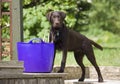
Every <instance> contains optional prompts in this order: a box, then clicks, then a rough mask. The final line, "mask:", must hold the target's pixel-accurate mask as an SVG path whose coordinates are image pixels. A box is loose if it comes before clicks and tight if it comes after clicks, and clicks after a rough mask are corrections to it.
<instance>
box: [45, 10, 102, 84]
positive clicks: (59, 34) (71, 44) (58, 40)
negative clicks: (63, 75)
mask: <svg viewBox="0 0 120 84" xmlns="http://www.w3.org/2000/svg"><path fill="white" fill-rule="evenodd" d="M65 16H66V15H65V13H63V12H59V11H54V12H50V13H48V14H47V18H48V20H49V21H50V23H51V30H50V37H49V41H50V42H54V44H55V50H56V49H58V50H62V52H63V57H62V61H61V67H60V70H59V71H58V72H64V68H65V64H66V58H67V51H73V52H74V57H75V60H76V62H77V64H78V65H79V66H80V67H81V68H82V76H81V78H80V79H79V81H84V79H85V66H84V64H83V57H84V55H86V56H87V58H88V60H89V61H90V62H91V63H92V64H93V66H94V67H95V69H96V71H97V73H98V81H99V82H103V78H102V75H101V72H100V69H99V67H98V65H97V63H96V60H95V56H94V52H93V47H92V45H94V46H95V47H97V48H98V49H100V50H103V48H102V47H101V46H100V45H99V44H97V43H95V42H94V41H92V40H90V39H88V38H87V37H86V36H84V35H82V34H80V33H78V32H75V31H73V30H70V29H68V28H67V27H66V26H65V24H64V19H65Z"/></svg>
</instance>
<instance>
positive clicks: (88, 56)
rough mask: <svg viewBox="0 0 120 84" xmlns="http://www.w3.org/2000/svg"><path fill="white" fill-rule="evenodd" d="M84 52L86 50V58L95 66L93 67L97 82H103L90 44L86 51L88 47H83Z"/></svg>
mask: <svg viewBox="0 0 120 84" xmlns="http://www.w3.org/2000/svg"><path fill="white" fill-rule="evenodd" d="M85 52H86V53H85V54H86V56H87V58H88V60H89V61H90V62H91V63H92V65H93V66H94V67H95V69H96V71H97V74H98V82H103V78H102V75H101V72H100V69H99V67H98V65H97V62H96V59H95V56H94V52H93V48H92V46H91V47H90V46H89V51H88V49H85Z"/></svg>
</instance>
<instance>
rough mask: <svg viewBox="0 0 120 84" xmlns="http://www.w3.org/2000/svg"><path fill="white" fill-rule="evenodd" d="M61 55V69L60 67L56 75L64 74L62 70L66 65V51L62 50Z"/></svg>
mask: <svg viewBox="0 0 120 84" xmlns="http://www.w3.org/2000/svg"><path fill="white" fill-rule="evenodd" d="M62 54H63V56H62V61H61V67H60V70H59V71H58V73H62V72H64V68H65V65H66V58H67V49H64V50H63V52H62Z"/></svg>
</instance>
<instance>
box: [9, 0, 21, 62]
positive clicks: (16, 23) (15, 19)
mask: <svg viewBox="0 0 120 84" xmlns="http://www.w3.org/2000/svg"><path fill="white" fill-rule="evenodd" d="M22 21H23V11H22V0H12V29H11V31H12V33H11V34H12V35H11V36H12V60H17V49H16V43H17V42H20V41H23V22H22Z"/></svg>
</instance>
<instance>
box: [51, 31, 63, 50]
mask: <svg viewBox="0 0 120 84" xmlns="http://www.w3.org/2000/svg"><path fill="white" fill-rule="evenodd" d="M53 38H54V40H53V41H54V43H55V47H56V49H58V50H61V49H63V47H64V41H63V38H64V36H63V34H62V32H60V31H56V32H54V35H53Z"/></svg>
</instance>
